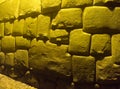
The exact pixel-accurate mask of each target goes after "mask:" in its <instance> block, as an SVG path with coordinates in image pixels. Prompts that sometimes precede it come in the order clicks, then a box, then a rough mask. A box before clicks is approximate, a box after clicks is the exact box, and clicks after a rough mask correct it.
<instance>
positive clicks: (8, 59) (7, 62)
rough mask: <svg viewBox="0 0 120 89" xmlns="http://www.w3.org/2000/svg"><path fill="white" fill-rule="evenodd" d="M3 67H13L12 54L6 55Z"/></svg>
mask: <svg viewBox="0 0 120 89" xmlns="http://www.w3.org/2000/svg"><path fill="white" fill-rule="evenodd" d="M5 65H9V66H14V53H6V55H5Z"/></svg>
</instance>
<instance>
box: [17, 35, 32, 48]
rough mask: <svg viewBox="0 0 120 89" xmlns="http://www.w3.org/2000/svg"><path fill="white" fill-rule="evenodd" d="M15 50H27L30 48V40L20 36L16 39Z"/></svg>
mask: <svg viewBox="0 0 120 89" xmlns="http://www.w3.org/2000/svg"><path fill="white" fill-rule="evenodd" d="M15 44H16V48H17V49H28V48H30V40H29V39H27V38H24V37H22V36H17V37H16V43H15Z"/></svg>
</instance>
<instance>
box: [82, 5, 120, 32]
mask: <svg viewBox="0 0 120 89" xmlns="http://www.w3.org/2000/svg"><path fill="white" fill-rule="evenodd" d="M96 12H97V13H96ZM119 14H120V8H119V7H115V8H114V9H113V10H110V9H109V8H107V7H103V6H91V7H86V8H85V10H84V13H83V30H84V31H85V32H90V33H116V32H120V17H119Z"/></svg>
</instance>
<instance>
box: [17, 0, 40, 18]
mask: <svg viewBox="0 0 120 89" xmlns="http://www.w3.org/2000/svg"><path fill="white" fill-rule="evenodd" d="M33 13H34V14H36V13H41V0H29V1H26V0H20V6H19V15H20V16H21V15H26V14H33Z"/></svg>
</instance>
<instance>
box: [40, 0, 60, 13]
mask: <svg viewBox="0 0 120 89" xmlns="http://www.w3.org/2000/svg"><path fill="white" fill-rule="evenodd" d="M41 2H42V13H49V12H55V11H58V10H59V9H60V5H61V0H41Z"/></svg>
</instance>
